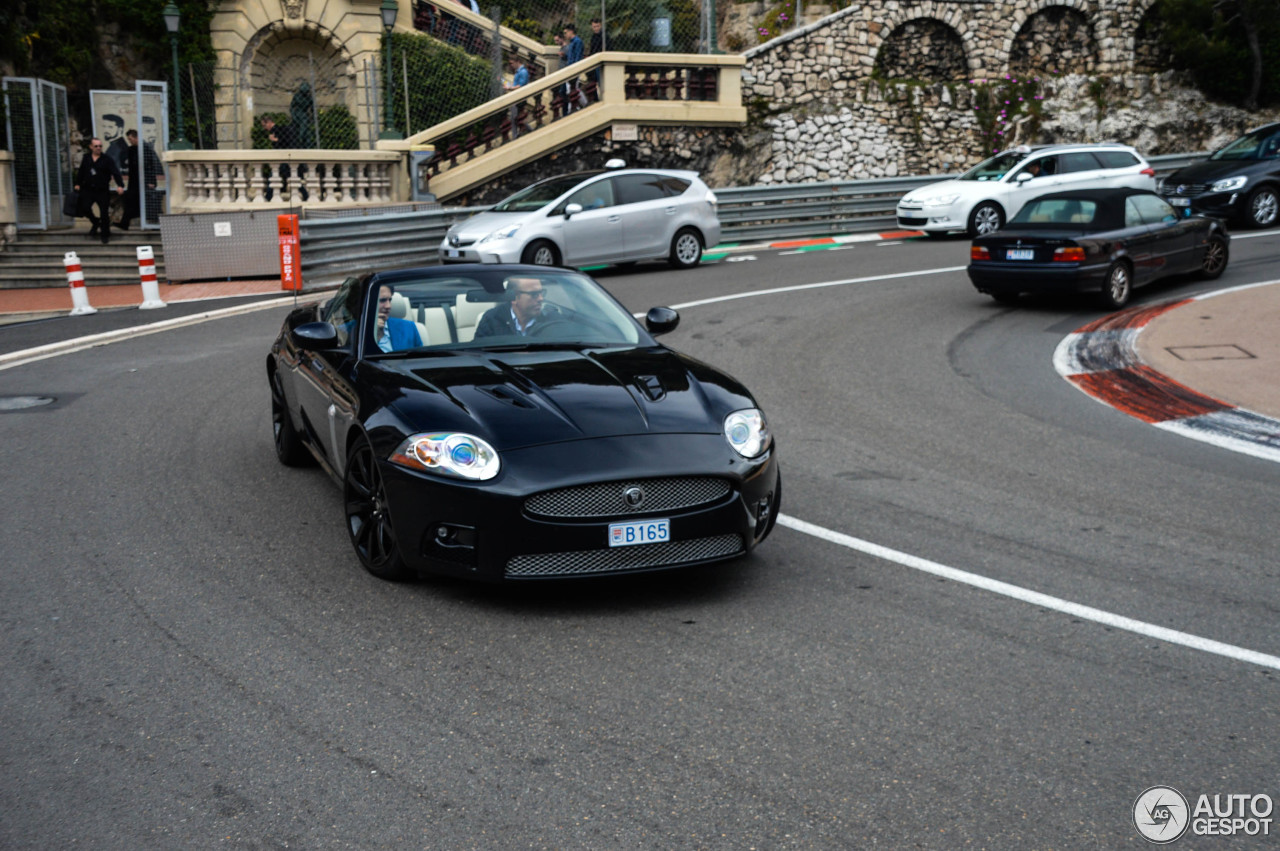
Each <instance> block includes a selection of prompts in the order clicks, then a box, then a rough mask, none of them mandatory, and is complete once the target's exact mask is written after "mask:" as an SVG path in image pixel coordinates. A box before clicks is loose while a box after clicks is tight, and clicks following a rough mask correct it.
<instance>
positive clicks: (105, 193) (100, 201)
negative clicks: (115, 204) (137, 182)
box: [75, 137, 124, 245]
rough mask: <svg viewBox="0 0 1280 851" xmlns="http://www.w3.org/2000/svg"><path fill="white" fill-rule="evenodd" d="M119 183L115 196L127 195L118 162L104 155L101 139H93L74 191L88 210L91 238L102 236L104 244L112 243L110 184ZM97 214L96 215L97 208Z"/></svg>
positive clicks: (82, 207) (81, 204)
mask: <svg viewBox="0 0 1280 851" xmlns="http://www.w3.org/2000/svg"><path fill="white" fill-rule="evenodd" d="M113 179H114V180H115V182H116V194H117V195H123V194H124V175H122V174H121V173H120V166H118V165H116V161H115V160H113V159H112V158H111V157H109V156H107V155H106V154H104V153H103V152H102V140H101V139H99V138H97V137H94V138H93V139H92V140H90V142H89V153H87V154H85V155H84V157H83V159H81V160H80V169H79V170H78V171H77V172H76V182H75V189H76V191H77V192H79V193H80V198H81V203H80V209H82V210H84V211H85V215H86V216H87V217H88V218H89V221H90V222H92V223H93V227H92V228H90V229H89V238H90V239H92V238H93V237H95V236H101V237H102V244H103V245H106V244H107V243H108V242H109V241H110V240H111V181H112V180H113ZM95 205H96V206H97V208H98V215H97V216H95V215H94V214H93V208H94V206H95Z"/></svg>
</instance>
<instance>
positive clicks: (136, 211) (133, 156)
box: [73, 122, 160, 245]
mask: <svg viewBox="0 0 1280 851" xmlns="http://www.w3.org/2000/svg"><path fill="white" fill-rule="evenodd" d="M121 126H122V127H123V122H121ZM116 141H123V142H124V144H123V145H120V146H118V148H119V150H118V151H117V153H119V155H120V157H119V159H117V157H116V156H114V155H113V153H112V152H111V151H109V150H107V149H105V148H104V143H103V140H102V139H100V138H98V137H96V136H95V137H94V138H93V139H91V140H90V142H89V152H88V153H87V154H85V155H84V157H83V158H81V160H80V168H79V169H77V171H76V179H75V183H74V184H73V185H74V187H75V190H76V192H77V193H78V195H79V202H78V209H77V211H76V212H77V213H78V214H82V215H84V216H85V217H86V218H88V219H89V223H90V225H91V227H90V229H89V238H90V239H93V238H94V237H99V238H100V239H101V240H102V243H103V244H104V245H105V244H107V243H108V242H110V240H111V196H112V186H111V184H112V182H114V183H115V184H116V185H115V194H116V195H118V196H123V197H124V213H123V215H122V216H121V219H120V229H121V230H128V229H129V225H130V223H132V222H133V220H134V219H136V218H139V217H140V216H141V215H142V210H143V204H144V203H145V202H146V192H147V191H148V190H154V189H155V188H156V180H157V178H158V176H159V174H160V157H159V156H158V155H157V154H156V150H155V148H154V147H153V146H152V145H151V143H150V142H147V143H145V144H144V145H141V146H140V145H139V144H138V131H137V130H132V129H131V130H129V131H128V132H127V133H125V134H124V138H123V140H115V139H113V140H112V148H117V145H116ZM126 177H127V178H128V183H127V184H126V183H125V178H126ZM148 212H149V213H151V212H152V211H150V210H148Z"/></svg>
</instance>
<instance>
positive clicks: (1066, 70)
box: [1009, 5, 1098, 74]
mask: <svg viewBox="0 0 1280 851" xmlns="http://www.w3.org/2000/svg"><path fill="white" fill-rule="evenodd" d="M1097 65H1098V47H1097V41H1096V39H1095V38H1094V35H1093V29H1092V27H1091V26H1090V24H1089V19H1088V18H1087V17H1086V16H1085V14H1084V12H1082V11H1080V10H1079V9H1073V8H1071V7H1069V6H1057V5H1054V6H1046V7H1044V8H1043V9H1040V10H1039V11H1037V12H1035V13H1034V14H1032V15H1030V16H1028V18H1027V20H1026V22H1025V23H1023V25H1022V26H1021V27H1020V28H1019V29H1018V31H1017V34H1016V35H1015V36H1014V37H1013V44H1012V45H1011V46H1010V49H1009V72H1010V73H1012V74H1044V73H1054V74H1085V73H1089V72H1091V71H1094V70H1095V69H1096V68H1097Z"/></svg>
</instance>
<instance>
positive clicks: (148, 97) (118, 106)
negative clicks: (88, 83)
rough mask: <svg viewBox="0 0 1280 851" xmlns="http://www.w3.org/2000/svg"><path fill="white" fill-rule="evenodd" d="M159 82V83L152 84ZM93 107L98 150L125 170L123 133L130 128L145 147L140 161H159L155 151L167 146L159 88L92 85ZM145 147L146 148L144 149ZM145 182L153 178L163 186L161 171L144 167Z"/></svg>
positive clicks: (91, 97) (125, 150)
mask: <svg viewBox="0 0 1280 851" xmlns="http://www.w3.org/2000/svg"><path fill="white" fill-rule="evenodd" d="M153 85H159V84H153ZM89 101H90V105H91V107H92V110H93V132H94V134H95V135H97V137H98V138H99V139H101V140H102V150H103V152H104V153H106V154H107V156H109V157H111V158H112V159H114V160H115V161H116V164H117V165H119V166H120V170H121V171H124V170H125V163H126V161H127V158H128V151H129V142H128V139H127V138H126V137H125V134H127V133H128V132H129V131H130V130H137V131H138V140H139V145H140V146H141V147H142V148H143V149H144V150H145V151H146V156H145V160H144V162H147V163H149V164H158V163H159V156H158V155H159V154H161V153H162V152H164V150H165V148H166V146H167V140H166V135H167V134H166V133H165V128H166V127H167V126H168V123H167V121H166V120H165V96H164V94H163V93H162V92H158V91H151V92H137V91H132V92H130V91H109V90H106V89H93V90H91V91H90V92H89ZM146 149H149V150H146ZM147 171H148V174H147V177H148V183H150V182H151V181H152V180H154V181H155V182H156V184H157V186H158V187H159V188H163V187H164V182H165V179H164V171H163V170H162V169H158V168H157V167H156V166H155V165H152V166H151V167H150V168H148V169H147Z"/></svg>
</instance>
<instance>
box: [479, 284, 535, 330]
mask: <svg viewBox="0 0 1280 851" xmlns="http://www.w3.org/2000/svg"><path fill="white" fill-rule="evenodd" d="M506 284H507V298H509V299H510V301H509V302H504V303H503V304H499V305H496V306H494V307H491V308H489V309H488V310H486V311H485V314H484V316H481V317H480V322H479V323H478V324H477V325H476V336H477V337H499V336H521V337H523V336H527V335H528V334H529V332H530V329H531V328H532V326H533V325H534V323H536V322H537V321H538V319H539V318H541V316H542V300H543V298H544V297H545V296H546V290H545V289H543V287H542V281H540V280H538V279H537V278H525V277H511V278H508V279H507V282H506Z"/></svg>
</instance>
